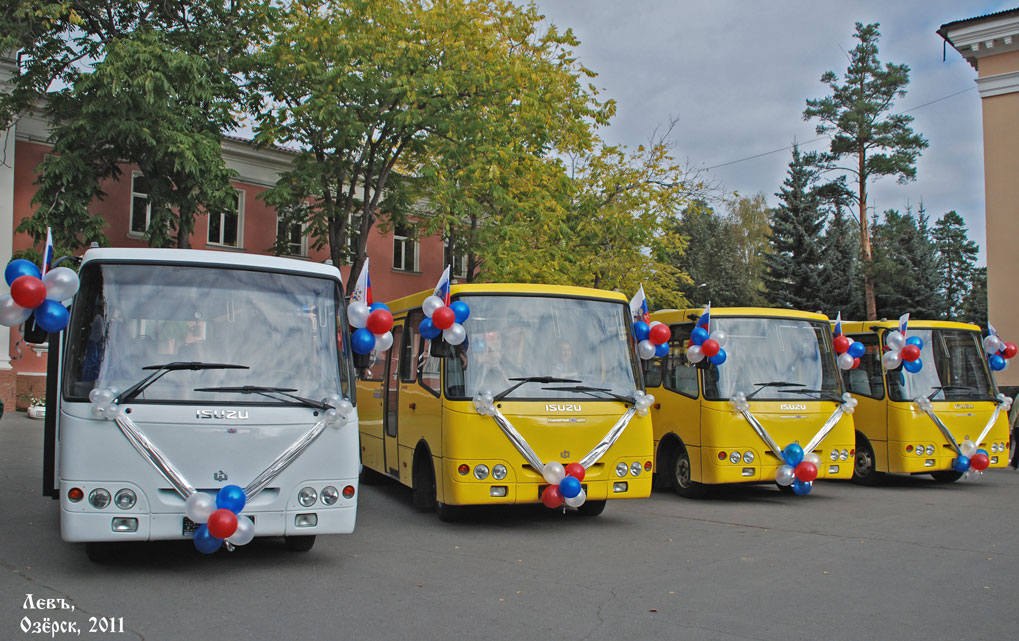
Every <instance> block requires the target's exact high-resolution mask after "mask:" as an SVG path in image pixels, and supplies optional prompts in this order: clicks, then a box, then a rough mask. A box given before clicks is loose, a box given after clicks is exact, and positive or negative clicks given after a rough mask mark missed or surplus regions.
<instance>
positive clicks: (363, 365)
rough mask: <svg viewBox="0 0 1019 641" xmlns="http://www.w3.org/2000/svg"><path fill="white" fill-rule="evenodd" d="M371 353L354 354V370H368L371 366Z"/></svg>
mask: <svg viewBox="0 0 1019 641" xmlns="http://www.w3.org/2000/svg"><path fill="white" fill-rule="evenodd" d="M371 356H372V355H371V352H369V353H367V354H358V353H357V352H354V368H355V369H358V370H362V369H368V367H369V366H370V365H371Z"/></svg>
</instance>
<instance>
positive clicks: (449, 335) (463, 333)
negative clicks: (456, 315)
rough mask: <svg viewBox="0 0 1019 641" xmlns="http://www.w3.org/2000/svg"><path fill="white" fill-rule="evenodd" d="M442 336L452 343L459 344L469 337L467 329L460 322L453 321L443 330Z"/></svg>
mask: <svg viewBox="0 0 1019 641" xmlns="http://www.w3.org/2000/svg"><path fill="white" fill-rule="evenodd" d="M442 338H443V340H445V341H446V342H447V343H449V344H450V345H459V344H460V343H462V342H464V340H465V339H466V338H467V330H466V329H464V326H463V325H461V324H460V323H453V325H452V326H450V327H449V328H448V329H444V330H442Z"/></svg>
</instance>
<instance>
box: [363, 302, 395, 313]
mask: <svg viewBox="0 0 1019 641" xmlns="http://www.w3.org/2000/svg"><path fill="white" fill-rule="evenodd" d="M376 309H384V310H386V311H387V312H388V311H391V310H390V309H389V305H386V304H385V303H372V304H371V305H369V306H368V312H369V313H370V312H374V311H375V310H376Z"/></svg>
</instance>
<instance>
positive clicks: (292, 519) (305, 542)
mask: <svg viewBox="0 0 1019 641" xmlns="http://www.w3.org/2000/svg"><path fill="white" fill-rule="evenodd" d="M79 276H80V279H81V286H80V288H79V290H78V293H77V294H76V295H75V297H74V302H73V305H72V308H71V318H70V322H69V324H68V326H67V329H65V330H64V332H63V333H62V334H60V335H56V334H51V335H50V336H49V349H50V354H49V367H48V372H49V380H48V390H47V408H46V430H45V440H44V448H45V451H44V458H43V461H44V464H43V466H44V470H43V492H44V494H47V495H49V496H52V497H53V498H55V499H59V501H60V529H61V535H62V536H63V538H64V540H66V541H84V542H86V544H87V545H86V551H87V553H88V554H89V557H90V558H93V559H96V558H99V557H108V556H110V555H112V554H115V553H116V550H117V548H116V546H114V545H111V544H110V543H109V542H115V541H136V540H140V541H144V540H157V539H186V538H195V543H196V547H199V549H200V550H201V549H202V548H201V546H199V545H198V544H199V541H198V538H197V537H196V536H195V533H196V531H199V530H201V527H202V526H201V525H200V523H196V522H195V520H193V519H191V518H189V517H188V516H189V514H193V512H189V511H187V510H186V499H187V498H188V497H189V496H191V495H196V496H195V499H201V500H198V501H196V504H197V503H203V502H204V503H205V504H209V503H210V502H213V503H214V502H215V500H216V498H217V494H218V493H219V490H220V489H221V488H223V487H226V486H231V485H232V486H236V487H239V488H242V489H243V491H244V498H245V499H246V501H243V502H244V503H245V504H244V505H243V508H242V509H240V510H237V508H236V505H234V508H233V509H234V510H235V512H239V520H240V521H243V522H244V523H245V524H246V525H245V526H244V527H241V528H240V529H238V530H237V536H235V537H231V538H227V537H224V538H225V539H226V543H225V545H223V547H226V548H227V549H232V545H236V544H243V543H245V542H246V540H244V539H247V540H250V536H242V535H243V534H244V533H242V532H241V530H245V529H246V530H247V532H246V533H247V534H248V535H252V532H251V531H250V530H251V529H252V528H251V525H253V535H254V536H282V537H285V541H286V544H287V547H289V548H291V549H295V550H308V549H310V548H311V546H312V545H313V544H314V542H315V536H316V535H317V534H336V533H349V532H352V531H353V529H354V521H355V516H356V508H357V502H356V498H355V496H356V494H357V489H358V481H357V478H358V472H359V467H360V463H359V455H358V431H357V414H356V411H355V410H354V408H353V406H352V404H353V403H354V393H353V387H352V384H351V383H352V381H353V380H354V379H353V363H352V360H351V355H350V351H349V349H348V346H349V345H350V341H349V340H348V339H349V334H348V330H347V321H346V313H345V303H344V298H343V289H342V283H341V277H340V272H339V270H337V269H336V268H335V267H333V266H331V265H322V264H316V263H310V262H306V261H298V260H292V259H285V258H276V257H269V256H256V255H249V254H232V253H226V252H211V251H196V250H180V249H91V250H89V251H88V252H86V253H85V256H84V257H83V259H82V262H81V267H80V270H79ZM58 339H59V340H58ZM203 494H204V495H206V496H207V497H208V498H205V497H203V496H201V495H203ZM235 498H236V496H235ZM210 500H211V501H210ZM220 507H223V506H222V505H220ZM206 516H208V515H207V514H206ZM242 517H248V519H250V525H247V523H248V521H246V520H245V519H244V518H242ZM212 529H213V527H212V521H211V520H210V521H209V524H208V530H210V531H211V530H212ZM215 541H219V539H218V538H217V539H215ZM205 543H206V545H208V544H209V542H208V541H205ZM220 545H221V544H217V545H216V546H215V547H214V548H211V549H205V550H202V551H204V552H211V551H214V550H215V549H219V547H220Z"/></svg>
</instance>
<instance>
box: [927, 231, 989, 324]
mask: <svg viewBox="0 0 1019 641" xmlns="http://www.w3.org/2000/svg"><path fill="white" fill-rule="evenodd" d="M931 236H932V238H933V239H934V246H935V249H936V252H937V254H936V255H937V269H938V276H939V281H940V283H941V295H942V297H943V299H944V301H945V308H946V309H945V311H946V315H947V317H948V318H950V319H956V318H959V316H960V315H961V314H962V311H963V307H964V305H965V302H966V298H967V293H968V292H969V291H970V287H971V281H972V279H973V271H974V270H975V269H976V261H977V252H978V251H979V248H978V247H977V244H976V243H975V242H973V241H972V240H970V239H969V238H968V237H967V234H966V223H965V221H964V220H963V219H962V216H960V215H959V214H957V213H956V212H955V211H950V212H948V213H947V214H945V215H944V216H942V217H941V218H940V219H939V220H938V222H937V223H935V225H934V230H933V231H932V232H931Z"/></svg>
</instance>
